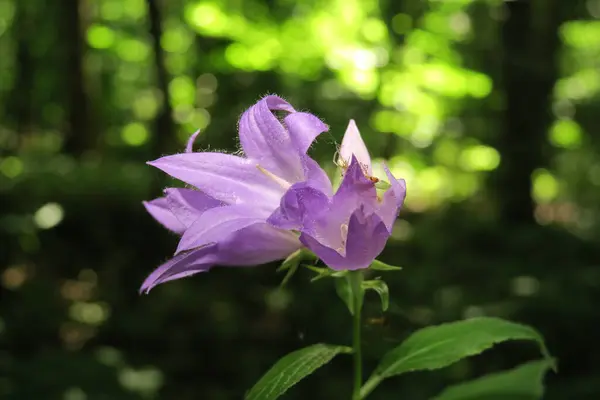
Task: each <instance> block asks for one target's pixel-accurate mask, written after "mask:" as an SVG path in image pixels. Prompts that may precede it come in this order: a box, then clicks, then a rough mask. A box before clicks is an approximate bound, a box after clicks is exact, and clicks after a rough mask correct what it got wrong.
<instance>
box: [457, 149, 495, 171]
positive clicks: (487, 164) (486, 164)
mask: <svg viewBox="0 0 600 400" xmlns="http://www.w3.org/2000/svg"><path fill="white" fill-rule="evenodd" d="M459 165H460V166H461V167H462V168H463V169H464V170H466V171H492V170H494V169H496V168H498V165H500V153H499V152H498V150H496V149H494V148H493V147H489V146H484V145H476V146H470V147H467V148H466V149H464V150H463V151H462V152H461V154H460V158H459Z"/></svg>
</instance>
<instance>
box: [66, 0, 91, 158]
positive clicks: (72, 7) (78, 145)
mask: <svg viewBox="0 0 600 400" xmlns="http://www.w3.org/2000/svg"><path fill="white" fill-rule="evenodd" d="M79 7H80V0H74V1H72V2H69V5H68V6H66V7H64V8H63V9H64V18H65V26H64V36H63V37H62V41H63V43H65V45H66V47H67V48H66V56H65V64H64V65H65V71H66V74H65V83H66V87H67V90H68V98H67V107H68V127H67V133H66V139H65V151H66V152H67V153H69V154H72V155H74V156H80V155H81V154H82V153H83V152H84V151H86V150H87V149H88V148H89V147H90V146H93V145H94V143H93V141H92V140H91V138H90V136H93V134H92V132H90V131H88V128H89V124H88V112H89V105H88V98H87V95H86V90H85V89H86V88H85V76H84V72H83V40H82V33H83V32H82V26H81V25H82V24H81V17H80V14H79Z"/></svg>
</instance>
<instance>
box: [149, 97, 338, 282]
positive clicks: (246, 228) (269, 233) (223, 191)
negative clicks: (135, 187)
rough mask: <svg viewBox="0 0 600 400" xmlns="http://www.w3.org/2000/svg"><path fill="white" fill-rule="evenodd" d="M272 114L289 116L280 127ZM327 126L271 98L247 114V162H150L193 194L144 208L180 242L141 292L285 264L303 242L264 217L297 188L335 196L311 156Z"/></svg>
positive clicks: (209, 157)
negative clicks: (215, 270)
mask: <svg viewBox="0 0 600 400" xmlns="http://www.w3.org/2000/svg"><path fill="white" fill-rule="evenodd" d="M274 111H283V112H285V113H287V115H286V116H285V117H284V118H283V119H282V121H280V120H279V119H278V118H277V116H276V115H275V114H274ZM327 130H328V127H327V125H325V124H324V123H323V122H321V121H320V120H319V119H318V118H317V117H315V116H314V115H312V114H308V113H303V112H297V111H296V110H294V108H293V107H292V106H291V105H290V104H289V103H287V102H286V101H284V100H283V99H281V98H279V97H276V96H267V97H265V98H263V99H262V100H260V101H259V102H258V103H256V104H255V105H254V106H252V107H251V108H250V109H248V110H247V111H246V112H244V113H243V115H242V117H241V119H240V122H239V139H240V143H241V147H242V150H243V152H244V156H243V157H242V156H236V155H232V154H224V153H217V152H192V151H191V150H192V144H193V142H194V139H195V137H196V135H197V134H195V135H194V136H192V137H191V138H190V141H189V142H188V146H187V150H186V152H185V153H181V154H174V155H170V156H166V157H162V158H159V159H158V160H155V161H152V162H149V164H150V165H152V166H154V167H156V168H159V169H161V170H162V171H164V172H166V173H167V174H169V175H171V176H172V177H174V178H176V179H179V180H181V181H183V182H185V183H186V184H188V185H190V186H191V187H193V188H191V189H176V188H170V189H167V190H166V191H165V196H164V197H161V198H158V199H155V200H152V201H150V202H146V203H144V205H145V207H146V209H147V210H148V212H149V213H150V214H151V215H152V216H153V217H154V218H155V219H156V220H157V221H158V222H160V223H161V224H162V225H164V226H165V227H166V228H167V229H170V230H171V231H173V232H175V233H178V234H180V235H181V240H180V241H179V245H178V247H177V251H176V253H175V256H174V257H173V258H172V259H171V260H169V261H167V262H166V263H165V264H163V265H161V266H160V267H158V268H157V269H156V270H155V271H154V272H152V273H151V274H150V276H148V278H147V279H146V280H145V281H144V283H143V285H142V287H141V290H142V291H145V292H147V291H149V290H150V289H152V288H153V287H154V286H156V285H158V284H160V283H163V282H167V281H170V280H173V279H178V278H183V277H186V276H189V275H193V274H195V273H198V272H204V271H207V270H208V269H210V268H211V267H213V266H215V265H232V266H250V265H258V264H264V263H267V262H271V261H275V260H278V259H282V258H285V257H287V256H288V255H289V254H291V253H293V252H294V251H295V250H297V249H299V248H300V247H302V243H301V242H300V240H299V239H298V235H297V234H294V233H293V232H290V231H289V230H286V229H280V228H277V227H274V226H272V225H270V224H268V223H267V222H266V220H267V218H268V217H269V216H270V215H271V214H272V213H273V212H274V211H275V210H276V209H277V208H278V207H279V204H280V201H281V198H282V197H283V195H284V194H285V193H286V191H287V190H288V189H289V188H290V187H292V186H293V185H294V184H296V183H298V182H303V184H304V185H305V186H307V187H312V188H315V190H318V191H319V192H320V193H324V194H326V195H331V193H332V188H331V182H330V181H329V178H328V177H327V175H326V174H325V172H324V171H323V170H322V169H321V168H320V167H319V165H318V164H317V163H316V162H315V161H314V160H312V159H311V158H310V157H308V156H307V155H306V152H307V150H308V148H309V147H310V145H311V143H312V142H313V140H314V139H315V138H316V137H317V136H318V135H319V134H320V133H322V132H324V131H327Z"/></svg>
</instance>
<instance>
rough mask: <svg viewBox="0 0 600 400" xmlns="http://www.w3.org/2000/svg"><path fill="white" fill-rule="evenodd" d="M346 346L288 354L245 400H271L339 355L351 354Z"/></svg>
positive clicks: (317, 346)
mask: <svg viewBox="0 0 600 400" xmlns="http://www.w3.org/2000/svg"><path fill="white" fill-rule="evenodd" d="M351 352H352V349H351V348H349V347H346V346H335V345H329V344H315V345H312V346H309V347H305V348H303V349H300V350H296V351H294V352H293V353H290V354H288V355H286V356H284V357H283V358H281V359H280V360H279V361H277V362H276V363H275V365H273V367H272V368H271V369H270V370H269V371H268V372H267V373H266V374H265V375H264V376H263V377H262V378H261V379H260V380H259V381H258V383H257V384H256V385H254V387H253V388H252V389H250V391H249V392H248V393H247V394H246V397H245V399H246V400H272V399H276V398H278V397H279V396H281V395H282V394H284V393H285V392H286V391H287V390H288V389H289V388H291V387H292V386H294V385H295V384H297V383H298V382H300V381H301V380H302V379H304V378H306V377H307V376H308V375H310V374H312V373H313V372H315V371H316V370H317V369H318V368H319V367H321V366H323V365H325V364H327V363H328V362H329V361H331V359H332V358H333V357H335V356H336V355H338V354H340V353H351Z"/></svg>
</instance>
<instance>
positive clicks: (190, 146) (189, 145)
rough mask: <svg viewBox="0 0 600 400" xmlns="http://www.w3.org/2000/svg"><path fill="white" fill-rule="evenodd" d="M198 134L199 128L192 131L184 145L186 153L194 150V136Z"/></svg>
mask: <svg viewBox="0 0 600 400" xmlns="http://www.w3.org/2000/svg"><path fill="white" fill-rule="evenodd" d="M199 134H200V129H198V130H197V131H196V132H194V133H192V135H191V136H190V138H189V139H188V141H187V144H186V146H185V152H186V153H192V152H193V151H194V142H195V141H196V138H197V137H198V135H199Z"/></svg>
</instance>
